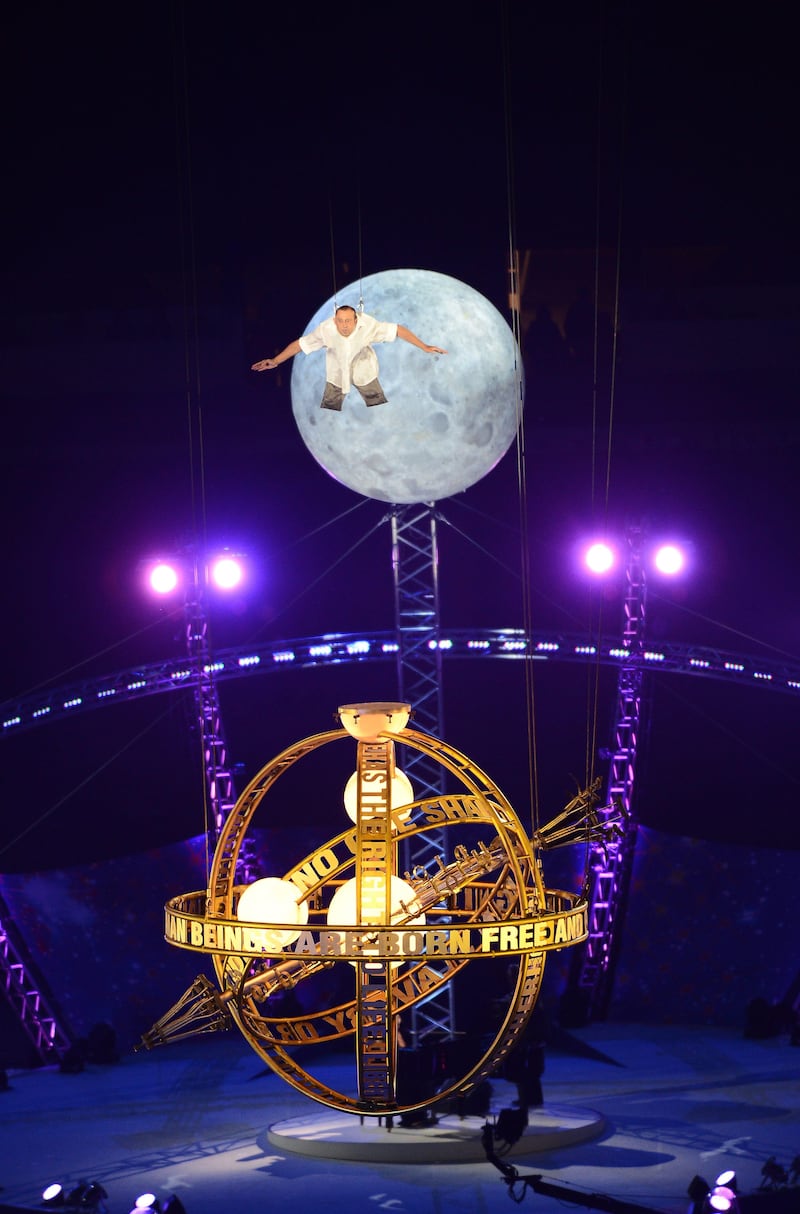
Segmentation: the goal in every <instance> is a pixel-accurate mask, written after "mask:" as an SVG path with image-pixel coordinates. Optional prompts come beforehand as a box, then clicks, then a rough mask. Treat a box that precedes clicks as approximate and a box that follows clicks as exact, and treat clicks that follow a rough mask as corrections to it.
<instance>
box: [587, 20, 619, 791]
mask: <svg viewBox="0 0 800 1214" xmlns="http://www.w3.org/2000/svg"><path fill="white" fill-rule="evenodd" d="M600 35H601V36H600V37H599V38H598V46H599V51H598V56H599V58H598V74H597V133H596V145H595V183H596V184H595V250H594V317H593V322H594V323H593V337H592V444H591V446H592V463H591V513H592V517H593V518H594V517H595V516H596V513H597V512H598V502H597V496H598V484H597V478H598V472H599V465H600V454H599V450H598V432H599V424H600V419H599V379H600V329H599V318H600V249H601V244H600V235H601V232H600V228H601V202H602V188H601V187H602V174H601V141H602V129H601V120H602V114H603V90H604V83H605V78H606V77H605V72H604V59H603V39H602V30H601V31H600ZM627 67H628V56H627V54H625V56H624V68H623V77H622V84H623V89H622V106H621V112H620V120H619V121H620V130H619V139H620V142H619V156H618V165H617V171H618V194H617V230H616V234H615V237H616V238H615V245H616V249H615V274H614V310H613V319H612V344H611V351H610V355H611V357H610V370H609V375H610V379H609V386H608V393H609V395H608V419H607V429H606V467H605V478H604V483H603V499H602V510H601V511H600V514H601V518H602V529H603V534H605V533H606V531H607V529H608V523H609V506H610V493H611V456H612V449H613V437H614V420H615V406H616V382H617V364H618V348H619V315H620V294H621V285H620V284H621V266H622V230H623V224H622V219H623V198H624V161H625V157H624V149H625V124H626V121H627ZM593 597H594V596H592V594H591V591H590V605H589V629H590V633H591V632H592V614H593V613H592V608H591V603H592V599H593ZM603 606H604V604H603V599H602V596H601V597H600V598H599V607H598V612H597V633H596V635H597V636H601V635H602V633H603ZM587 678H588V683H587V703H586V713H587V730H586V774H585V779H586V786H587V787H588V786H589V785H590V784H591V783H592V781H593V779H594V760H595V756H596V754H597V744H598V738H597V730H598V722H599V700H600V664H599V663H595V665H594V667H590V668H589V670H588V672H587Z"/></svg>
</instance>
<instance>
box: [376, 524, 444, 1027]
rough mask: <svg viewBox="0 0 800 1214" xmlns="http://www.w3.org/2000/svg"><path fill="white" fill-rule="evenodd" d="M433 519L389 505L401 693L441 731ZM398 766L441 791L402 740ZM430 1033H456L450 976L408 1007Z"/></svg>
mask: <svg viewBox="0 0 800 1214" xmlns="http://www.w3.org/2000/svg"><path fill="white" fill-rule="evenodd" d="M436 523H437V514H436V505H435V503H434V502H428V503H424V504H420V505H414V506H394V507H393V508H392V514H391V524H392V573H393V576H394V603H395V634H396V638H397V645H398V650H397V685H398V699H400V700H402V701H404V702H406V703H408V704H412V705H413V707H414V726H415V728H417V729H419V730H420V731H421V732H424V733H429V734H432V735H433V737H436V738H441V737H444V719H443V718H444V713H443V699H442V650H441V626H440V614H439V549H438V539H437V529H436ZM401 766H402V768H403V770H404V771H405V774H406V775H407V776H408V777H409V779H410V780H411V783H412V784H413V786H414V795H415V797H416V798H422V797H435V796H441V795H442V794H443V793H444V792H445V786H444V785H445V773H444V769H443V768H442V766H441V764H439V763H436V762H434V761H433V760H431V759H430V758H429V757H428V756H426V755H424V754H421V753H419V752H415V751H413V750H411V749H410V748H404V751H403V757H402V763H401ZM445 847H446V841H445V832H444V831H441V830H439V831H433V830H432V831H428V832H427V834H424V835H419V836H416V837H415V838H413V839H410V840H408V841H407V842H406V844H405V849H404V853H403V860H404V864H405V866H406V868H407V870H408V871H409V872H411V871H412V870H413V869H415V868H418V869H425V870H426V871H427V870H428V869H431V870H432V869H435V868H436V866H437V861H438V860H439V859H440V858H441V859H444V860H446V854H445ZM430 1033H437V1034H440V1035H441V1036H443V1037H445V1038H447V1039H450V1038H452V1037H453V1036H454V1034H455V1007H454V999H453V987H452V983H447V984H446V985H445V986H444V987H442V988H441V989H438V990H436V991H435V992H434V993H432V994H431V997H430V998H429V999H428V1000H426V1001H423V1002H422V1003H421V1004H420V1005H418V1006H415V1007H414V1008H412V1016H411V1032H410V1037H411V1044H413V1045H414V1046H418V1045H421V1044H422V1042H423V1041H424V1039H425V1038H426V1037H427V1036H428V1035H429V1034H430Z"/></svg>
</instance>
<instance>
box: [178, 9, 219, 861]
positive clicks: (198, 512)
mask: <svg viewBox="0 0 800 1214" xmlns="http://www.w3.org/2000/svg"><path fill="white" fill-rule="evenodd" d="M179 21H180V26H179V29H178V31H177V38H178V70H179V73H180V77H179V82H178V87H177V88H176V143H177V158H178V173H177V178H178V196H179V225H180V246H181V271H182V286H183V319H184V364H185V384H186V418H187V446H188V460H189V482H190V499H191V501H190V504H191V520H192V525H191V532H192V536H193V544H192V546H191V557H192V570H191V575H192V579H193V585H194V588H195V593H196V596H197V597H198V599H199V598H200V597H201V596H202V594H203V591H204V582H205V559H204V554H205V551H206V547H207V541H208V517H207V504H206V481H205V464H206V459H205V436H204V431H203V408H202V394H201V375H200V334H199V323H198V316H199V307H198V290H197V250H196V243H195V227H194V198H193V189H192V155H191V123H190V105H189V85H188V62H187V50H186V25H185V20H184V12H183V8H182V7H181V8H180V17H179ZM182 153H183V154H182ZM184 176H185V184H184ZM206 637H207V642H208V644H209V645H210V643H211V642H210V622H209V621H208V620H206ZM198 750H199V761H200V768H201V771H202V772H203V780H202V789H203V838H204V840H205V867H206V874H207V875H208V874H210V872H211V857H210V854H209V847H208V838H209V824H210V821H211V811H210V806H209V803H208V787H207V780H206V779H205V770H206V769H205V753H204V738H203V733H202V730H198Z"/></svg>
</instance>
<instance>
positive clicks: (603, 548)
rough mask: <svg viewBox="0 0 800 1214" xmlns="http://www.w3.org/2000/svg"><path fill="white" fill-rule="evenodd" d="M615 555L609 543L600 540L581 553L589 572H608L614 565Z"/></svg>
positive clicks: (599, 573)
mask: <svg viewBox="0 0 800 1214" xmlns="http://www.w3.org/2000/svg"><path fill="white" fill-rule="evenodd" d="M615 559H616V558H615V555H614V550H613V548H611V547H610V545H609V544H606V543H605V542H604V541H602V540H600V541H597V542H596V543H594V544H591V545H590V546H589V547H588V548H587V549H586V551H585V553H584V554H583V561H584V564H585V565H586V568H587V569H588V570H589V572H590V573H596V574H598V575H601V574H604V573H608V572H609V570H610V569H612V568H613V567H614V564H615Z"/></svg>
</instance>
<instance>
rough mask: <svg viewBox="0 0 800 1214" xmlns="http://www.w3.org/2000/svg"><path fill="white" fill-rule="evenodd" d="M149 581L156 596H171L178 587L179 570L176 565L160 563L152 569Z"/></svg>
mask: <svg viewBox="0 0 800 1214" xmlns="http://www.w3.org/2000/svg"><path fill="white" fill-rule="evenodd" d="M147 580H148V583H149V585H150V589H151V590H152V591H153V592H154V593H155V594H171V593H172V591H173V590H174V589H175V588H176V586H177V585H178V580H179V579H178V570H177V569H176V568H175V566H174V565H168V564H167V563H166V561H160V562H159V563H158V564H157V565H154V566H153V567H152V569H151V570H150V573H149V574H148V578H147Z"/></svg>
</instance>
